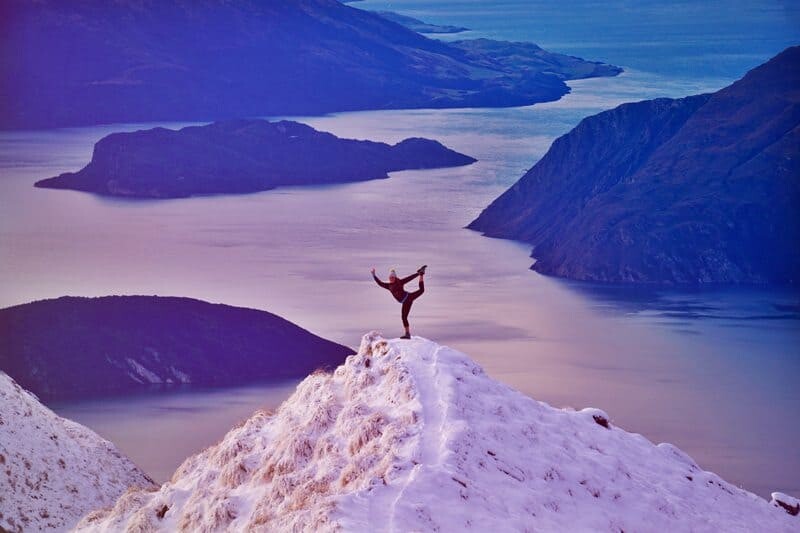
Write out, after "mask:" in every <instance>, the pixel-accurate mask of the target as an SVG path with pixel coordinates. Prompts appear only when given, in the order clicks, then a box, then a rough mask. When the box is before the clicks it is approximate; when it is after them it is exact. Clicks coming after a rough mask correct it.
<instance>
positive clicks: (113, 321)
mask: <svg viewBox="0 0 800 533" xmlns="http://www.w3.org/2000/svg"><path fill="white" fill-rule="evenodd" d="M351 353H353V351H352V350H351V349H350V348H348V347H346V346H342V345H339V344H335V343H333V342H330V341H327V340H325V339H323V338H320V337H318V336H316V335H314V334H312V333H310V332H308V331H306V330H304V329H302V328H301V327H299V326H297V325H295V324H292V323H291V322H289V321H287V320H284V319H282V318H281V317H279V316H277V315H273V314H272V313H267V312H265V311H258V310H256V309H245V308H241V307H231V306H227V305H221V304H210V303H206V302H201V301H199V300H192V299H189V298H168V297H156V296H106V297H102V298H73V297H63V298H58V299H55V300H43V301H39V302H33V303H29V304H23V305H18V306H14V307H8V308H6V309H0V369H2V370H4V371H6V372H8V374H9V375H11V376H12V377H13V378H14V379H16V380H17V381H18V382H19V383H20V385H22V386H23V387H25V388H26V389H28V390H31V391H33V392H34V393H35V394H37V395H39V396H40V397H43V398H45V397H46V398H63V397H80V396H90V395H96V394H99V393H104V394H105V393H122V392H131V391H136V390H151V389H154V388H156V387H163V386H165V385H180V384H192V385H201V386H223V385H237V384H242V383H248V382H252V381H255V380H264V379H270V378H279V377H296V376H305V375H306V374H308V373H309V372H311V371H313V370H315V369H317V368H324V367H336V366H337V365H339V364H340V363H341V362H342V361H343V360H344V358H345V356H347V355H348V354H351Z"/></svg>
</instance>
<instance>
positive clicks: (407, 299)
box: [372, 272, 425, 329]
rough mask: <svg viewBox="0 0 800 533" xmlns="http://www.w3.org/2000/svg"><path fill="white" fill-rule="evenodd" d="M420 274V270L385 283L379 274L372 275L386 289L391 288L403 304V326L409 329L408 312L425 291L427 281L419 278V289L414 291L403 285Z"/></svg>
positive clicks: (393, 294) (395, 296)
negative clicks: (406, 288) (407, 290)
mask: <svg viewBox="0 0 800 533" xmlns="http://www.w3.org/2000/svg"><path fill="white" fill-rule="evenodd" d="M417 276H419V272H417V273H416V274H411V275H410V276H408V277H405V278H396V279H395V280H394V281H393V282H391V283H385V282H383V281H381V280H379V279H378V276H376V275H375V274H373V275H372V277H373V278H375V283H377V284H378V285H380V286H381V287H383V288H384V289H387V290H389V292H391V293H392V296H394V299H395V300H397V301H398V302H400V303H401V304H403V308H402V312H401V317H402V319H403V326H405V328H406V329H408V313H409V312H410V311H411V304H413V303H414V300H416V299H417V298H419V297H420V296H422V293H423V292H425V282H424V281H422V279H420V280H419V289H417V290H416V291H414V292H406V290H405V289H404V288H403V285H405V284H406V283H408V282H409V281H411V280H412V279H414V278H416V277H417Z"/></svg>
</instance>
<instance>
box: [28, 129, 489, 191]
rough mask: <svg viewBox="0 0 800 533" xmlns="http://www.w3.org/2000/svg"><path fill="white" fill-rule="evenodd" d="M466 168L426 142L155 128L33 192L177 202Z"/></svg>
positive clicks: (102, 146) (107, 144)
mask: <svg viewBox="0 0 800 533" xmlns="http://www.w3.org/2000/svg"><path fill="white" fill-rule="evenodd" d="M473 162H475V159H473V158H472V157H469V156H466V155H463V154H460V153H458V152H454V151H453V150H450V149H448V148H446V147H444V146H442V145H441V144H440V143H438V142H437V141H433V140H429V139H422V138H411V139H406V140H404V141H401V142H399V143H397V144H395V145H393V146H390V145H388V144H385V143H379V142H371V141H358V140H352V139H340V138H338V137H336V136H334V135H332V134H330V133H325V132H320V131H317V130H315V129H314V128H312V127H310V126H306V125H305V124H300V123H297V122H290V121H280V122H268V121H265V120H230V121H223V122H215V123H213V124H209V125H206V126H190V127H186V128H183V129H180V130H177V131H176V130H169V129H166V128H154V129H150V130H142V131H135V132H131V133H114V134H111V135H108V136H106V137H104V138H102V139H101V140H100V141H98V142H97V144H96V145H95V148H94V153H93V154H92V161H91V162H90V163H89V164H88V165H86V167H84V168H83V169H82V170H80V171H78V172H67V173H65V174H61V175H60V176H56V177H54V178H48V179H45V180H41V181H39V182H37V183H36V186H37V187H45V188H55V189H75V190H79V191H87V192H94V193H97V194H102V195H109V196H128V197H139V198H180V197H186V196H191V195H207V194H225V193H248V192H255V191H264V190H267V189H273V188H275V187H279V186H288V185H295V186H297V185H327V184H333V183H345V182H352V181H364V180H370V179H379V178H386V177H388V174H387V173H388V172H392V171H396V170H408V169H424V168H439V167H451V166H460V165H468V164H470V163H473Z"/></svg>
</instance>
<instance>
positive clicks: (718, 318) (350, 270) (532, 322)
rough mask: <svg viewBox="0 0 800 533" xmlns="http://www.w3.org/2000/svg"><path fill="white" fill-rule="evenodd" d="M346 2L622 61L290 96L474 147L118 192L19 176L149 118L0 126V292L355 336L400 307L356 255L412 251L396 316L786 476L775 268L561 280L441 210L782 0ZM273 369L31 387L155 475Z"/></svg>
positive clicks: (392, 326)
mask: <svg viewBox="0 0 800 533" xmlns="http://www.w3.org/2000/svg"><path fill="white" fill-rule="evenodd" d="M553 5H554V4H553ZM676 5H677V7H675V8H674V9H673V8H671V7H665V6H676ZM487 6H490V7H487ZM726 6H727V7H726ZM359 7H363V8H370V9H372V8H381V9H393V10H400V11H403V12H404V13H407V14H409V15H412V16H418V17H419V18H423V19H426V20H429V21H431V22H442V23H452V24H460V25H464V26H468V27H470V28H472V29H473V31H472V32H470V35H469V36H471V37H476V36H482V35H486V36H490V37H495V38H506V39H527V40H533V41H536V42H538V43H539V44H541V45H543V46H545V47H549V48H551V49H554V50H557V51H565V52H567V53H571V54H575V55H581V56H585V57H587V58H591V59H600V60H606V61H609V62H612V63H615V64H619V65H621V66H623V67H626V68H627V71H626V73H625V74H624V75H622V76H620V77H618V78H613V79H597V80H582V81H577V82H572V83H571V84H570V85H571V86H572V87H573V93H572V94H570V95H568V96H567V97H565V98H563V99H562V100H560V101H559V102H555V103H550V104H544V105H537V106H532V107H525V108H514V109H471V110H437V111H429V110H414V111H382V112H361V113H345V114H336V115H331V116H324V117H300V118H298V120H302V121H303V122H306V123H308V124H310V125H312V126H314V127H316V128H318V129H323V130H327V131H331V132H333V133H335V134H337V135H339V136H345V137H355V138H368V139H373V140H382V141H389V142H395V141H398V140H400V139H402V138H405V137H408V136H425V137H431V138H436V139H438V140H440V141H442V142H444V143H445V144H447V145H448V146H450V147H451V148H454V149H456V150H459V151H461V152H464V153H466V154H469V155H472V156H474V157H476V158H478V159H479V162H478V163H476V164H474V165H471V166H468V167H462V168H456V169H442V170H433V171H406V172H398V173H394V174H392V176H391V178H390V179H388V180H378V181H372V182H366V183H357V184H348V185H341V186H333V187H319V188H286V189H279V190H276V191H268V192H263V193H258V194H250V195H241V196H218V197H205V198H192V199H181V200H164V201H130V200H116V199H107V198H101V197H97V196H93V195H89V194H84V193H79V192H73V191H56V190H45V189H35V188H33V187H32V183H33V182H34V181H36V180H37V179H41V178H44V177H49V176H53V175H56V174H58V173H60V172H63V171H69V170H76V169H78V168H80V167H82V166H83V165H84V164H85V163H86V162H88V160H89V159H90V157H91V150H92V145H93V143H94V142H95V141H96V140H98V139H99V138H100V137H102V136H103V135H105V134H107V133H109V132H112V131H122V130H131V129H140V128H142V127H147V126H149V125H111V126H102V127H92V128H75V129H61V130H50V131H31V132H0V280H2V281H0V306H2V307H5V306H7V305H13V304H17V303H22V302H27V301H31V300H36V299H41V298H49V297H56V296H61V295H64V294H72V295H86V296H95V295H104V294H160V295H181V296H191V297H195V298H200V299H203V300H208V301H212V302H222V303H227V304H231V305H241V306H247V307H255V308H260V309H266V310H269V311H271V312H274V313H277V314H279V315H281V316H283V317H285V318H287V319H289V320H292V321H294V322H297V323H298V324H300V325H302V326H303V327H306V328H308V329H310V330H312V331H314V332H315V333H318V334H320V335H322V336H325V337H327V338H330V339H332V340H335V341H338V342H341V343H344V344H347V345H350V346H357V345H358V343H359V340H360V336H361V335H362V334H364V333H365V332H367V331H369V330H372V329H378V330H381V331H383V332H384V333H385V334H387V335H391V336H395V335H397V334H399V333H400V332H401V331H402V330H401V325H400V320H399V316H398V315H399V309H398V306H397V305H396V304H395V303H394V302H393V300H392V299H391V298H390V297H389V296H388V295H387V294H385V292H384V291H381V290H380V289H378V287H376V286H375V284H374V283H373V282H372V281H371V278H370V274H369V268H370V267H371V266H376V267H377V268H378V271H379V273H381V274H382V275H383V276H384V277H385V275H386V273H387V272H388V269H389V267H390V266H395V267H397V268H398V269H399V270H400V272H401V273H410V272H412V271H413V270H415V269H416V268H417V266H419V265H421V264H423V263H427V264H428V265H430V267H429V275H428V276H427V284H426V293H425V296H423V298H422V299H421V300H420V301H419V302H417V304H416V305H415V308H414V310H413V312H412V316H411V321H412V330H413V332H414V333H416V334H420V335H423V336H425V337H428V338H431V339H434V340H436V341H437V342H440V343H444V344H448V345H451V346H453V347H455V348H457V349H459V350H462V351H464V352H466V353H468V354H470V355H471V356H472V357H473V358H474V359H476V360H477V361H478V362H480V363H481V364H482V365H483V366H484V367H485V368H486V369H487V371H488V372H489V373H490V374H491V375H493V376H494V377H496V378H498V379H500V380H502V381H504V382H506V383H509V384H510V385H512V386H514V387H516V388H518V389H519V390H521V391H523V392H525V393H527V394H530V395H531V396H533V397H535V398H537V399H539V400H543V401H547V402H549V403H551V404H553V405H557V406H573V407H576V408H581V407H585V406H595V407H600V408H602V409H604V410H606V411H607V412H608V413H609V414H610V416H611V417H612V420H613V421H614V422H615V423H617V424H618V425H620V426H622V427H624V428H626V429H628V430H629V431H635V432H639V433H642V434H644V435H646V436H647V437H648V438H650V439H651V440H653V441H655V442H661V441H667V442H672V443H674V444H676V445H678V446H680V447H681V448H683V449H684V450H686V451H687V452H688V453H690V454H691V455H692V456H693V457H694V458H695V459H696V460H697V461H698V462H699V463H700V465H701V466H703V467H704V468H707V469H710V470H714V471H716V472H718V473H719V474H721V475H722V476H723V477H725V478H726V479H728V480H730V481H732V482H734V483H737V484H740V485H743V486H744V487H746V488H748V489H750V490H753V491H756V492H758V493H759V494H762V495H767V494H768V493H769V492H770V491H772V490H782V491H784V492H789V493H794V494H798V493H800V454H797V453H796V450H797V449H798V447H799V446H800V424H798V423H797V421H796V413H797V410H798V408H799V407H800V387H797V383H798V381H799V378H800V348H798V347H800V295H798V293H797V292H794V291H788V290H777V289H717V290H694V291H689V290H686V291H675V290H657V289H632V288H625V287H609V286H592V285H586V284H578V283H571V282H565V281H560V280H556V279H552V278H546V277H543V276H540V275H538V274H536V273H534V272H532V271H530V270H529V269H528V267H529V266H530V264H531V262H532V260H531V259H530V258H529V251H530V250H529V247H528V246H525V245H521V244H518V243H513V242H508V241H502V240H495V239H487V238H484V237H482V236H480V235H479V234H477V233H474V232H471V231H467V230H464V229H463V227H464V226H465V225H466V224H468V223H469V222H470V221H471V220H472V219H473V218H474V217H475V216H477V214H478V213H479V212H480V210H481V209H483V208H484V207H485V206H486V205H487V204H488V203H489V202H490V201H491V200H492V199H493V198H495V197H496V196H497V195H498V194H500V193H501V192H502V191H503V190H505V189H506V188H507V187H508V186H509V185H511V184H512V183H513V182H514V181H516V180H517V179H518V178H519V177H520V176H521V175H522V174H523V173H524V172H525V170H527V169H528V168H529V167H530V166H531V165H532V164H533V163H534V162H535V161H536V160H537V159H538V158H539V157H541V156H542V155H543V154H544V152H545V151H546V150H547V148H548V146H549V145H550V143H551V142H552V140H553V139H554V138H555V137H556V136H558V135H560V134H563V133H565V132H566V131H568V130H569V129H570V128H571V127H573V126H574V125H575V124H577V122H578V121H580V119H581V118H583V117H585V116H586V115H589V114H593V113H596V112H598V111H600V110H603V109H607V108H609V107H613V106H615V105H617V104H619V103H622V102H625V101H631V100H640V99H644V98H652V97H656V96H673V97H677V96H685V95H688V94H694V93H698V92H703V91H710V90H715V89H718V88H720V87H722V86H724V85H726V84H727V83H730V82H731V81H733V80H734V79H735V78H737V77H739V76H741V75H742V74H743V73H744V71H745V70H746V69H747V68H750V67H752V66H755V65H756V64H758V63H760V62H762V61H763V60H765V59H767V58H768V57H770V56H771V55H773V54H774V53H777V52H778V51H780V50H781V49H782V48H784V47H785V46H786V45H788V44H791V42H792V40H794V41H795V42H797V41H800V31H798V18H797V13H796V8H794V7H788V6H782V5H781V4H779V3H770V2H751V3H741V2H737V3H730V4H725V3H719V2H715V3H713V4H709V3H702V2H701V3H695V2H692V3H685V4H684V3H681V4H675V3H667V4H658V3H651V2H643V3H629V2H612V3H604V4H602V5H600V4H595V3H590V2H575V3H571V4H570V6H568V7H564V6H559V8H558V10H557V11H556V10H555V8H554V7H552V6H551V4H550V3H544V2H523V1H516V2H510V1H503V2H496V3H491V4H490V3H488V2H469V1H460V2H456V1H443V2H417V1H408V2H377V1H373V0H367V1H364V2H361V3H360V5H359ZM614 8H617V11H614ZM612 12H614V15H613V16H612V14H611V13H612ZM617 13H618V14H619V16H617ZM509 14H513V16H509ZM732 35H735V39H734V38H733V37H731V36H732ZM171 126H175V127H177V126H180V125H178V124H174V125H171ZM412 286H413V284H412ZM293 385H294V383H281V384H272V385H263V386H253V387H247V388H243V389H231V390H225V391H194V392H180V393H170V394H163V395H156V396H152V395H149V396H148V395H142V396H137V397H135V398H133V399H118V400H113V401H111V400H109V401H93V402H82V403H78V404H62V405H56V406H54V407H55V408H56V410H57V411H58V412H59V413H60V414H63V415H64V416H68V417H70V418H73V419H75V420H77V421H78V422H82V423H85V424H87V425H88V426H90V427H92V428H94V429H95V430H97V431H98V432H100V433H101V434H102V435H104V436H106V437H108V438H110V439H111V440H112V441H114V442H115V443H117V444H118V445H119V446H120V448H121V449H122V450H123V451H124V452H126V453H128V454H129V455H130V456H131V457H132V458H133V459H134V460H135V461H136V462H137V463H139V464H140V465H141V466H142V467H143V468H144V469H145V470H146V471H148V472H149V473H150V474H151V475H153V476H154V477H156V478H157V479H158V480H164V479H167V478H168V477H169V476H170V472H171V471H172V470H174V468H175V467H177V466H178V464H179V463H180V462H181V460H182V459H183V458H184V457H185V456H186V455H188V454H189V453H191V452H193V451H198V450H200V449H202V448H204V447H205V446H208V445H209V444H212V443H214V442H216V441H217V440H219V439H220V438H221V437H222V435H223V434H224V433H225V431H226V430H227V429H229V428H230V427H231V426H232V425H234V424H235V423H237V422H238V421H240V420H241V419H243V418H245V417H246V416H247V415H248V413H249V412H252V411H253V410H255V409H256V408H259V407H267V408H272V407H274V406H276V405H277V404H278V403H279V402H280V401H281V400H282V399H283V398H285V397H286V396H288V394H289V393H290V392H291V390H292V389H293Z"/></svg>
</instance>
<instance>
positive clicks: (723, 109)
mask: <svg viewBox="0 0 800 533" xmlns="http://www.w3.org/2000/svg"><path fill="white" fill-rule="evenodd" d="M798 66H800V47H792V48H789V49H787V50H785V51H784V52H782V53H781V54H779V55H778V56H776V57H775V58H773V59H772V60H770V61H769V62H767V63H765V64H763V65H761V66H759V67H757V68H755V69H753V70H752V71H750V72H749V73H747V75H746V76H744V77H743V78H742V79H741V80H739V81H737V82H735V83H733V84H732V85H730V86H728V87H725V88H724V89H722V90H720V91H718V92H716V93H713V94H705V95H698V96H690V97H687V98H681V99H677V100H671V99H664V98H662V99H657V100H650V101H644V102H638V103H631V104H624V105H622V106H620V107H618V108H616V109H613V110H610V111H606V112H603V113H600V114H598V115H595V116H592V117H589V118H586V119H584V120H583V121H581V123H580V124H578V126H577V127H575V129H573V130H572V131H570V132H569V133H567V134H566V135H564V136H562V137H560V138H559V139H557V140H556V141H555V142H554V143H553V145H552V147H551V148H550V150H549V151H548V152H547V154H546V155H545V156H544V157H543V158H542V159H541V160H540V161H539V162H538V163H536V165H535V166H534V167H533V168H532V169H531V170H529V171H528V173H527V174H525V175H524V176H523V177H522V178H521V179H520V180H519V181H518V182H517V183H516V184H514V185H513V186H512V187H511V188H510V189H509V190H507V191H506V192H505V193H503V194H502V195H501V196H500V197H499V198H497V199H496V200H495V201H494V202H492V204H491V205H490V206H489V207H487V208H486V209H485V210H484V211H483V213H481V215H480V216H479V217H478V218H477V219H476V220H475V221H473V222H472V223H471V224H470V225H469V227H470V228H471V229H475V230H478V231H482V232H484V233H485V234H486V235H488V236H491V237H503V238H509V239H516V240H520V241H524V242H528V243H531V244H532V245H533V247H534V248H533V252H532V255H533V257H535V258H536V263H535V264H534V265H533V269H534V270H536V271H538V272H541V273H543V274H550V275H555V276H562V277H566V278H572V279H578V280H589V281H599V282H634V283H640V282H645V283H681V284H697V283H758V284H761V283H777V284H789V283H798V282H800V246H798V243H800V215H798V211H799V210H800V68H798Z"/></svg>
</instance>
